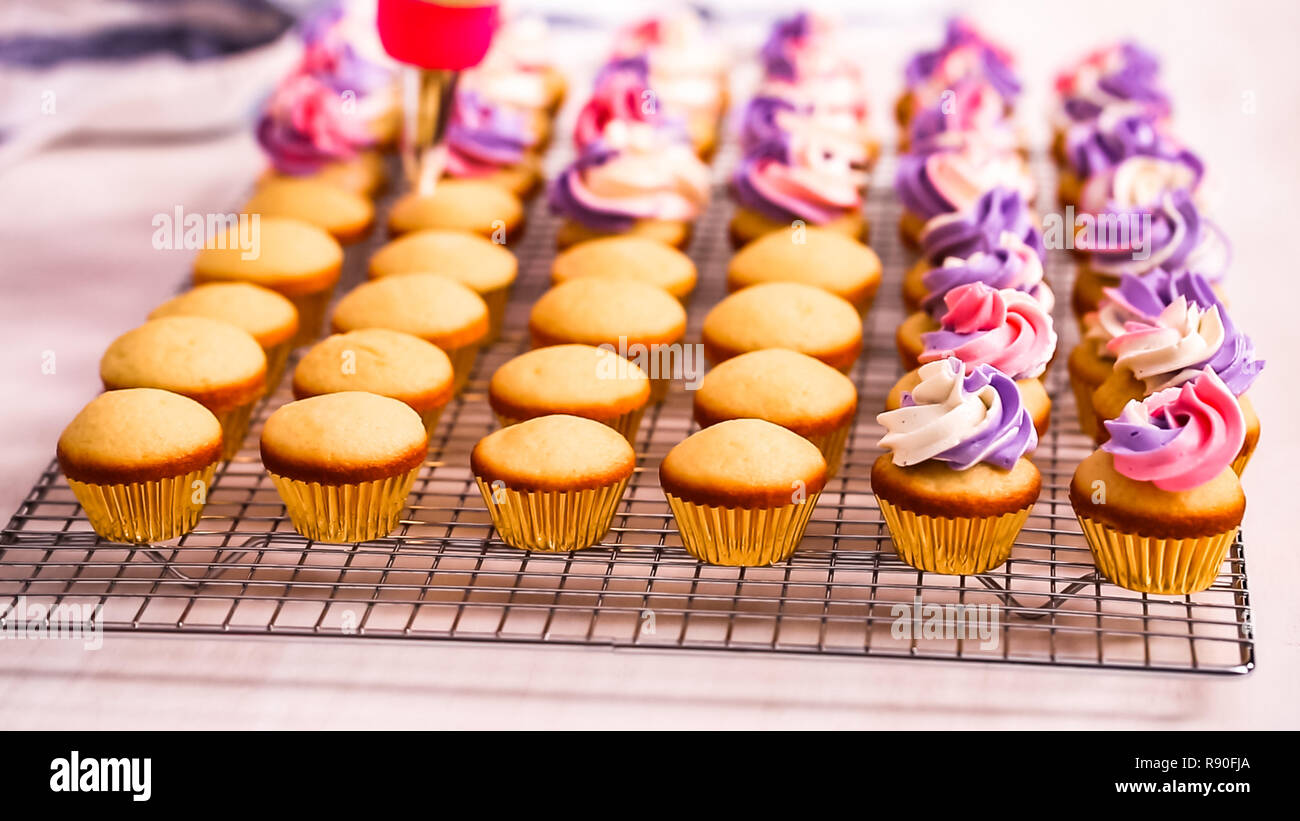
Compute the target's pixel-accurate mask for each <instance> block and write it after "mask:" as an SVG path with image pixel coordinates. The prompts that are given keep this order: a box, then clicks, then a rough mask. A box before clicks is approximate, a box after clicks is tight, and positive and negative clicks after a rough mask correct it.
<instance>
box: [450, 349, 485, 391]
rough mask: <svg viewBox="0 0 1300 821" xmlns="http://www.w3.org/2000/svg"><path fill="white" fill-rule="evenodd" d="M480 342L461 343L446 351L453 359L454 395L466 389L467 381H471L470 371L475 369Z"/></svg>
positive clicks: (452, 386)
mask: <svg viewBox="0 0 1300 821" xmlns="http://www.w3.org/2000/svg"><path fill="white" fill-rule="evenodd" d="M478 349H479V343H477V342H476V343H474V344H473V345H461V346H460V347H459V348H452V349H451V350H449V351H445V353H446V354H447V358H448V359H450V360H451V371H452V383H451V389H452V395H453V396H455V395H458V394H459V393H460V392H461V391H463V390H464V389H465V385H466V383H468V382H469V375H470V372H471V371H473V370H474V360H475V358H477V357H478Z"/></svg>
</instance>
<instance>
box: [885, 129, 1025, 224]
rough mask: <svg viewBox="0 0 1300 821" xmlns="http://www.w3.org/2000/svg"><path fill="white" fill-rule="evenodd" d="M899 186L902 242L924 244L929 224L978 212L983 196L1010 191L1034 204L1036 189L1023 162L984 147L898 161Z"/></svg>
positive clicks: (909, 156) (972, 145)
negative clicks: (944, 217)
mask: <svg viewBox="0 0 1300 821" xmlns="http://www.w3.org/2000/svg"><path fill="white" fill-rule="evenodd" d="M894 186H895V188H897V189H898V197H899V199H900V200H902V203H903V215H902V217H901V218H900V220H899V224H898V228H899V232H900V234H901V236H902V238H903V240H904V241H905V242H907V243H909V244H911V245H916V244H918V243H919V242H920V240H921V237H922V235H923V234H924V232H925V229H926V225H927V223H929V222H930V220H933V219H935V218H936V217H941V216H943V215H945V214H954V213H965V212H968V211H971V210H972V209H974V208H975V206H976V204H977V203H978V202H979V199H980V197H981V195H983V194H985V193H987V192H989V191H991V190H993V189H994V188H998V187H1001V188H1006V189H1008V190H1010V191H1015V192H1017V193H1019V194H1020V197H1021V199H1022V200H1023V201H1024V202H1026V203H1030V202H1033V200H1034V197H1035V195H1036V193H1037V184H1036V183H1035V182H1034V178H1033V175H1032V174H1031V173H1030V171H1029V166H1028V165H1027V164H1026V163H1025V160H1024V158H1023V157H1021V156H1020V155H1019V154H1017V153H1015V152H1013V151H995V150H992V149H990V148H989V147H988V146H985V145H983V144H982V143H979V142H969V143H967V144H965V145H963V146H962V147H961V148H958V149H955V150H943V151H934V152H931V153H929V154H921V153H912V154H904V155H903V156H901V157H899V158H898V171H897V173H896V175H895V177H894Z"/></svg>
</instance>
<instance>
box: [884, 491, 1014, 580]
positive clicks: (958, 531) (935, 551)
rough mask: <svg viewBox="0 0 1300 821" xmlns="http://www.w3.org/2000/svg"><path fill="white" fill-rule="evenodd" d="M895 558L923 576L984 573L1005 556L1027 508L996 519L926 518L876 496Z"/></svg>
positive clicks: (1009, 556) (1001, 561)
mask: <svg viewBox="0 0 1300 821" xmlns="http://www.w3.org/2000/svg"><path fill="white" fill-rule="evenodd" d="M876 501H878V502H879V503H880V513H881V515H882V516H884V518H885V524H887V525H888V526H889V535H890V536H892V537H893V538H894V549H895V550H897V551H898V557H899V558H900V559H902V560H903V561H905V562H907V563H908V564H910V565H911V566H912V567H915V568H916V569H917V570H924V571H926V572H928V573H946V574H949V575H954V576H958V575H960V576H966V575H971V574H974V573H986V572H988V571H990V570H992V569H993V568H995V567H997V566H998V565H1000V564H1002V563H1003V562H1005V561H1006V560H1007V559H1009V558H1011V548H1012V545H1014V544H1015V541H1016V535H1017V534H1019V533H1020V529H1021V528H1022V527H1024V525H1025V520H1026V519H1028V518H1029V511H1030V509H1031V508H1028V507H1027V508H1025V509H1024V510H1018V511H1015V512H1014V513H1005V514H1003V515H1001V516H926V515H923V514H920V513H913V512H912V511H910V510H907V509H905V508H902V507H899V506H897V505H894V504H891V503H890V502H887V501H885V500H884V499H881V498H880V497H879V496H877V497H876Z"/></svg>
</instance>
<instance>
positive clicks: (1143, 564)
mask: <svg viewBox="0 0 1300 821" xmlns="http://www.w3.org/2000/svg"><path fill="white" fill-rule="evenodd" d="M1078 518H1079V526H1080V527H1081V528H1083V535H1084V538H1086V539H1087V540H1088V547H1089V548H1091V549H1092V560H1093V562H1094V563H1095V564H1096V565H1097V569H1098V570H1100V571H1101V573H1102V575H1104V576H1105V577H1106V578H1107V579H1110V580H1111V581H1112V582H1114V583H1115V584H1117V585H1119V586H1120V587H1123V588H1125V589H1126V590H1134V591H1137V592H1138V593H1156V594H1158V595H1162V596H1182V595H1186V594H1188V593H1199V592H1200V591H1202V590H1204V589H1206V588H1207V587H1209V586H1210V585H1212V584H1214V580H1215V578H1217V577H1218V575H1219V568H1220V567H1222V566H1223V560H1224V558H1225V557H1226V556H1227V555H1228V548H1230V547H1232V543H1233V541H1234V540H1235V539H1236V538H1237V528H1235V527H1234V528H1233V529H1232V530H1229V531H1228V532H1226V533H1218V534H1215V535H1213V536H1202V537H1198V538H1187V539H1172V538H1171V539H1162V538H1158V537H1155V536H1139V535H1138V534H1136V533H1122V532H1120V531H1119V530H1116V529H1115V528H1113V527H1111V526H1110V525H1107V524H1103V523H1101V522H1099V521H1097V520H1096V519H1090V518H1088V517H1087V516H1079V517H1078Z"/></svg>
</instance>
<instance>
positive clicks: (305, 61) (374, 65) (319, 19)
mask: <svg viewBox="0 0 1300 821" xmlns="http://www.w3.org/2000/svg"><path fill="white" fill-rule="evenodd" d="M373 14H374V12H373V11H371V15H373ZM354 22H355V21H354V20H352V19H349V15H348V10H347V9H346V8H345V7H344V6H343V4H342V3H341V2H337V3H327V4H326V6H325V8H324V9H322V10H321V11H319V12H317V13H315V14H313V15H310V16H309V17H308V18H307V19H306V21H305V22H304V23H303V25H302V28H301V31H302V37H303V56H302V62H301V63H300V64H299V66H298V70H299V71H301V72H302V73H304V74H309V75H311V76H312V77H315V78H316V79H318V80H320V81H321V82H322V83H324V84H325V85H326V86H327V87H328V88H329V89H330V90H331V91H332V92H334V94H335V95H336V96H337V97H338V98H339V99H340V100H341V101H342V102H343V112H344V114H346V115H348V116H350V117H352V118H354V119H356V120H357V121H359V122H361V123H363V124H364V125H365V128H366V131H367V132H368V133H369V134H370V135H371V137H372V138H373V140H374V141H375V142H377V143H379V144H380V145H390V144H392V143H393V142H395V141H396V140H397V135H398V132H399V131H400V130H401V124H402V122H401V121H402V108H401V104H400V101H399V100H398V95H397V72H396V70H395V66H394V65H393V64H392V62H391V61H390V60H388V59H387V56H386V55H384V56H382V57H381V56H380V55H378V54H376V53H375V52H374V50H367V48H366V46H370V45H373V44H372V43H370V42H361V43H360V44H358V43H356V42H354V39H357V40H362V39H365V34H368V35H370V37H371V38H373V34H370V32H365V34H363V35H360V36H359V35H358V32H357V31H356V27H355V25H354ZM369 22H370V24H371V26H373V25H374V18H373V16H372V17H371V19H370V21H369Z"/></svg>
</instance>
